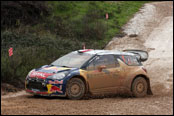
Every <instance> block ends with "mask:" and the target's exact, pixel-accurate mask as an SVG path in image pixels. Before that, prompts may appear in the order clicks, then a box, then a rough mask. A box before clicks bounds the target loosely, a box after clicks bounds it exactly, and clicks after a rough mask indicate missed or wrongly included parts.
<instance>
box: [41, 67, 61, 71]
mask: <svg viewBox="0 0 174 116" xmlns="http://www.w3.org/2000/svg"><path fill="white" fill-rule="evenodd" d="M44 70H55V71H57V70H59V68H58V67H46V68H44Z"/></svg>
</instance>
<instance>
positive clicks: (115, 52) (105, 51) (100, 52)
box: [75, 49, 135, 55]
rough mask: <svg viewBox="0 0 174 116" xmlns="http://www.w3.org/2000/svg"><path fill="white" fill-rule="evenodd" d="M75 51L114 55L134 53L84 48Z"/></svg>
mask: <svg viewBox="0 0 174 116" xmlns="http://www.w3.org/2000/svg"><path fill="white" fill-rule="evenodd" d="M75 52H79V53H87V54H98V55H108V54H115V55H135V54H133V53H128V52H122V51H117V50H92V49H85V50H78V51H75Z"/></svg>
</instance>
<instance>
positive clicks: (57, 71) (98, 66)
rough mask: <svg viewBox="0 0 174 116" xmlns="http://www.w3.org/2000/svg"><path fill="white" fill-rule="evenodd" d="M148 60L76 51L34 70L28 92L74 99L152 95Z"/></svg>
mask: <svg viewBox="0 0 174 116" xmlns="http://www.w3.org/2000/svg"><path fill="white" fill-rule="evenodd" d="M147 59H148V53H147V52H146V51H141V50H124V51H110V50H92V49H84V50H78V51H73V52H71V53H69V54H67V55H65V56H63V57H61V58H59V59H57V60H55V61H54V62H53V63H51V64H50V65H44V66H42V67H40V68H37V69H33V70H31V71H30V72H29V74H28V75H27V77H26V81H25V88H26V92H29V93H32V94H34V95H46V96H66V97H68V98H70V99H81V98H83V97H84V95H85V94H92V95H95V94H109V93H115V94H116V93H128V94H131V95H132V96H135V97H144V96H146V95H148V94H149V95H152V91H151V88H150V79H149V76H148V75H147V70H146V69H145V68H144V66H143V65H142V63H141V62H143V61H146V60H147Z"/></svg>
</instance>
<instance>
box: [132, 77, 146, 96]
mask: <svg viewBox="0 0 174 116" xmlns="http://www.w3.org/2000/svg"><path fill="white" fill-rule="evenodd" d="M147 88H148V87H147V81H146V80H145V79H144V78H143V77H138V78H136V79H135V80H134V81H133V84H132V93H133V96H134V97H144V96H146V95H147Z"/></svg>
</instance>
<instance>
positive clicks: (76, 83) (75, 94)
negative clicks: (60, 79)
mask: <svg viewBox="0 0 174 116" xmlns="http://www.w3.org/2000/svg"><path fill="white" fill-rule="evenodd" d="M66 93H67V97H68V98H69V99H73V100H78V99H82V98H83V96H84V94H85V84H84V82H83V81H82V80H81V79H79V78H72V79H70V80H69V81H68V83H67V86H66Z"/></svg>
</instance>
